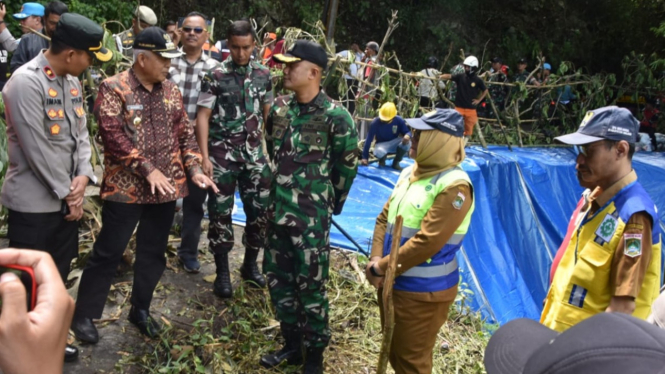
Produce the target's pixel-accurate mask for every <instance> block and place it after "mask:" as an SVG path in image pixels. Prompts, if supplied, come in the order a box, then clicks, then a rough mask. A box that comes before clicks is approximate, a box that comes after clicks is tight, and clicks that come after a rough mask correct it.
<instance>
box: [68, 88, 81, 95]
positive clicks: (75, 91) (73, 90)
mask: <svg viewBox="0 0 665 374" xmlns="http://www.w3.org/2000/svg"><path fill="white" fill-rule="evenodd" d="M69 93H70V94H72V96H78V95H79V90H77V89H76V88H72V89H71V90H69Z"/></svg>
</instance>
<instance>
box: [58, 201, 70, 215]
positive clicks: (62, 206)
mask: <svg viewBox="0 0 665 374" xmlns="http://www.w3.org/2000/svg"><path fill="white" fill-rule="evenodd" d="M60 213H62V215H63V216H68V215H69V214H70V213H71V211H70V210H69V205H67V201H65V200H62V203H61V204H60Z"/></svg>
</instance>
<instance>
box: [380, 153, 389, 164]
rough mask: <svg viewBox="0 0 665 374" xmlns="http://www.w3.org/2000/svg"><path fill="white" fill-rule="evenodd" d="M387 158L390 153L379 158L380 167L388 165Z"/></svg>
mask: <svg viewBox="0 0 665 374" xmlns="http://www.w3.org/2000/svg"><path fill="white" fill-rule="evenodd" d="M386 158H388V155H385V156H383V157H381V158H380V159H379V167H381V166H386Z"/></svg>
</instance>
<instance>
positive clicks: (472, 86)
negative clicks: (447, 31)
mask: <svg viewBox="0 0 665 374" xmlns="http://www.w3.org/2000/svg"><path fill="white" fill-rule="evenodd" d="M463 65H464V73H462V74H456V75H451V74H442V75H441V79H449V80H452V81H453V82H455V83H456V84H457V95H456V96H455V110H457V111H458V112H459V113H460V114H461V115H462V117H463V118H464V137H465V138H469V137H471V135H472V134H473V127H474V126H475V125H476V122H478V113H476V106H477V105H478V104H479V103H480V102H481V101H483V99H484V98H485V96H487V87H485V83H484V82H483V80H482V79H480V78H479V77H478V75H477V74H476V73H477V72H478V59H477V58H476V57H475V56H469V57H467V58H466V59H465V60H464V62H463Z"/></svg>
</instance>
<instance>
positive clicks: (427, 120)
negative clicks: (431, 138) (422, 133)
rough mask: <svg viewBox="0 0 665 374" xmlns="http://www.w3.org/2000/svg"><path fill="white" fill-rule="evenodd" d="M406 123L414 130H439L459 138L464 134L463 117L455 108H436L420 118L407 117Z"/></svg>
mask: <svg viewBox="0 0 665 374" xmlns="http://www.w3.org/2000/svg"><path fill="white" fill-rule="evenodd" d="M406 123H408V124H409V126H411V128H413V129H416V130H439V131H443V132H445V133H447V134H450V135H453V136H457V137H460V138H461V137H462V136H463V135H464V119H463V118H462V115H461V114H459V112H458V111H456V110H455V109H436V110H433V111H431V112H429V113H427V114H424V115H423V116H422V117H420V118H407V119H406Z"/></svg>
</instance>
